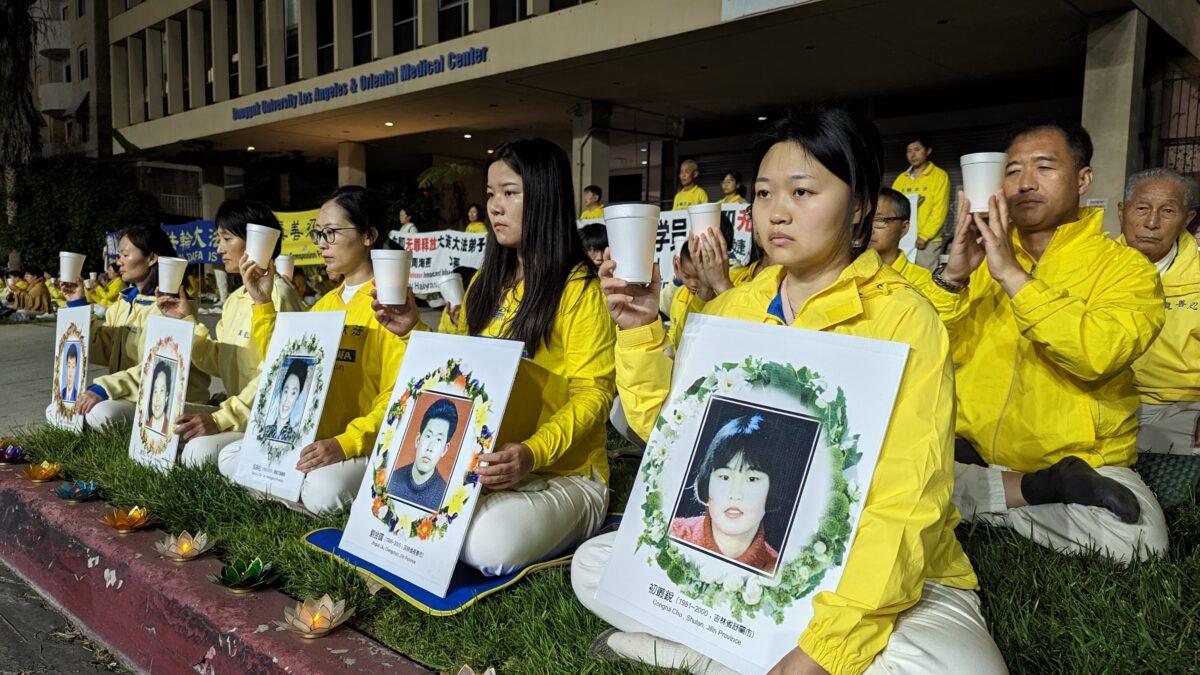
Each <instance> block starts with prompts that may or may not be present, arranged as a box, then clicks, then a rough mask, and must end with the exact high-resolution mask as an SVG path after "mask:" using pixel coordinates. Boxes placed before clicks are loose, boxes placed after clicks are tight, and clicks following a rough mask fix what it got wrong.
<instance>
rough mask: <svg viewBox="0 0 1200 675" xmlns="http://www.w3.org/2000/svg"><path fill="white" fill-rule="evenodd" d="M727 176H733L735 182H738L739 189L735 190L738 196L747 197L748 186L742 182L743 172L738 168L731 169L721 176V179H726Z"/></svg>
mask: <svg viewBox="0 0 1200 675" xmlns="http://www.w3.org/2000/svg"><path fill="white" fill-rule="evenodd" d="M725 178H732V179H733V182H735V183H737V190H734V192H735V193H736V194H737V196H739V197H741V198H742V199H745V198H746V186H745V185H744V184H743V182H742V172H741V171H738V170H737V169H730V170H728V171H726V172H725V175H723V176H721V180H724V179H725Z"/></svg>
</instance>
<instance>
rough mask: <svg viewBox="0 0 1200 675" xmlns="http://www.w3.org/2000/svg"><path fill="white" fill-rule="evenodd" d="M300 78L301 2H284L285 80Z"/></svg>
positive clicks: (290, 81) (285, 0)
mask: <svg viewBox="0 0 1200 675" xmlns="http://www.w3.org/2000/svg"><path fill="white" fill-rule="evenodd" d="M299 79H300V2H299V0H284V3H283V81H284V82H286V83H288V84H291V83H292V82H295V81H296V80H299Z"/></svg>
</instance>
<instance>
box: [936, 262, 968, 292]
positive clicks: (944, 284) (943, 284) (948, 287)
mask: <svg viewBox="0 0 1200 675" xmlns="http://www.w3.org/2000/svg"><path fill="white" fill-rule="evenodd" d="M944 269H946V263H942V264H940V265H938V266H937V268H936V269H934V270H933V283H935V284H937V285H938V288H940V289H942V290H943V291H946V292H947V293H961V292H962V291H963V289H965V288H966V287H967V284H969V283H971V278H970V277H967V280H966V281H964V282H962V283H961V284H952V283H950V282H949V281H946V280H945V279H944V278H942V270H944Z"/></svg>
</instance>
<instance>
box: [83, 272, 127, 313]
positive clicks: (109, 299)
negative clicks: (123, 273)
mask: <svg viewBox="0 0 1200 675" xmlns="http://www.w3.org/2000/svg"><path fill="white" fill-rule="evenodd" d="M124 288H125V282H124V281H121V277H117V278H116V279H109V280H108V281H107V282H105V283H103V284H100V283H97V284H96V285H95V286H93V287H92V290H90V291H87V292H85V293H84V296H85V297H86V298H87V301H88V302H90V303H91V304H93V305H102V306H104V307H107V306H109V305H111V304H113V303H114V302H116V301H117V300H118V299H119V298H120V297H121V291H122V290H124Z"/></svg>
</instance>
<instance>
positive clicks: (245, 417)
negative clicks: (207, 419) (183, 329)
mask: <svg viewBox="0 0 1200 675" xmlns="http://www.w3.org/2000/svg"><path fill="white" fill-rule="evenodd" d="M271 300H272V304H273V305H274V306H275V309H276V310H277V311H280V312H303V311H304V310H305V309H306V308H305V306H304V303H303V302H302V301H301V300H300V296H299V295H297V294H296V289H294V288H292V285H291V284H289V283H288V282H287V281H285V280H284V279H283V278H282V277H275V289H274V291H273V292H272V294H271ZM253 316H254V301H253V300H252V299H251V298H250V295H249V294H247V293H246V287H245V286H241V287H239V288H238V289H237V290H236V291H234V292H232V293H230V294H229V297H228V298H226V299H225V304H224V305H222V306H221V320H220V321H218V322H217V326H216V337H215V339H214V338H213V336H212V335H211V334H210V333H209V332H208V327H207V326H205V325H204V324H202V323H199V322H197V323H196V330H195V332H194V334H193V336H192V367H193V368H199V369H200V370H203V371H204V372H206V373H208V374H210V375H216V376H218V377H220V378H221V382H222V384H224V385H225V391H226V393H228V394H229V397H228V398H226V399H225V400H224V401H222V402H221V405H220V407H218V408H217V410H216V412H214V413H213V421H215V422H216V423H217V427H218V429H220V430H221V431H245V429H246V423H247V422H248V421H249V420H250V407H251V406H253V405H254V393H255V391H257V390H258V375H259V369H260V368H261V366H262V356H261V355H260V354H259V351H258V348H257V347H255V346H254V344H253V343H252V340H251V335H250V326H251V324H252V323H253Z"/></svg>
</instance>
